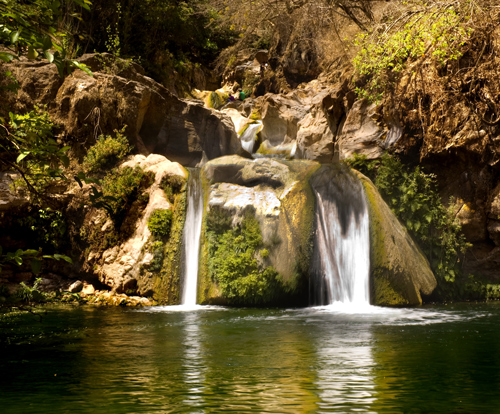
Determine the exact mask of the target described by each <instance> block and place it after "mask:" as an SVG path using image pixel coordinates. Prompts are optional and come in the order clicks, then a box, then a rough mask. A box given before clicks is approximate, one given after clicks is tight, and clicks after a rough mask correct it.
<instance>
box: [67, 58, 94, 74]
mask: <svg viewBox="0 0 500 414" xmlns="http://www.w3.org/2000/svg"><path fill="white" fill-rule="evenodd" d="M70 62H71V65H72V66H74V67H75V68H78V69H80V70H83V71H84V72H85V73H86V74H87V75H89V76H92V77H93V76H94V74H93V73H92V71H91V70H90V68H89V67H88V66H87V65H85V64H84V63H80V62H78V61H76V60H71V61H70Z"/></svg>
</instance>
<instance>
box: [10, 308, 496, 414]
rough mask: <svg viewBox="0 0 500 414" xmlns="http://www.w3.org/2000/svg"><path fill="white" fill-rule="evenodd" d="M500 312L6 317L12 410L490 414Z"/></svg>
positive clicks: (50, 313)
mask: <svg viewBox="0 0 500 414" xmlns="http://www.w3.org/2000/svg"><path fill="white" fill-rule="evenodd" d="M499 326H500V303H485V304H454V305H448V306H426V307H421V308H415V309H386V308H374V307H369V308H363V309H359V308H355V309H349V308H346V307H345V306H339V307H337V306H335V305H332V306H326V307H316V308H304V309H287V310H278V309H229V308H217V307H213V308H211V307H196V308H194V309H191V310H186V309H185V308H183V307H152V308H145V309H141V310H137V309H131V308H98V307H92V306H82V307H57V306H56V307H47V308H45V314H43V315H42V319H41V320H39V318H38V317H37V316H35V315H32V314H13V313H10V314H5V315H2V316H1V317H0V351H1V352H0V373H1V375H0V407H1V408H0V412H2V413H3V414H10V413H15V414H19V413H23V414H29V413H75V414H76V413H93V414H95V413H116V414H118V413H127V414H130V413H221V412H228V413H294V414H295V413H330V412H335V413H339V412H340V413H344V412H346V413H348V412H373V413H400V412H406V413H413V412H415V413H422V412H428V413H472V412H474V413H482V412H484V413H491V412H497V411H500V353H499V352H498V351H499V347H500V329H498V327H499Z"/></svg>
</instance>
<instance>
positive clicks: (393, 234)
mask: <svg viewBox="0 0 500 414" xmlns="http://www.w3.org/2000/svg"><path fill="white" fill-rule="evenodd" d="M357 174H358V176H359V177H360V179H361V182H362V183H363V186H364V188H365V192H366V195H367V198H368V201H369V212H370V239H371V246H370V252H371V253H370V262H371V271H370V273H371V302H372V303H373V304H374V305H380V306H404V305H420V304H422V296H421V295H422V294H424V295H430V294H431V293H432V292H433V290H434V289H435V288H436V286H437V281H436V278H435V277H434V274H433V273H432V271H431V269H430V266H429V262H428V261H427V259H426V258H425V256H424V255H423V253H422V252H421V250H420V249H419V247H418V246H417V245H416V244H415V242H414V241H413V240H412V239H411V237H410V235H409V234H408V232H407V231H406V229H405V228H404V227H403V226H402V225H401V223H399V221H398V219H397V218H396V216H395V215H394V213H393V212H392V211H391V210H390V208H389V207H388V206H387V204H385V202H384V201H383V199H382V197H381V196H380V194H379V193H378V191H377V189H376V188H375V186H374V185H373V183H372V182H371V181H370V180H369V179H368V178H367V177H365V176H364V175H362V174H361V173H357Z"/></svg>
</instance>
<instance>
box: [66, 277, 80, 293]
mask: <svg viewBox="0 0 500 414" xmlns="http://www.w3.org/2000/svg"><path fill="white" fill-rule="evenodd" d="M82 289H83V282H82V281H81V280H77V281H76V282H74V283H72V284H71V285H70V287H69V288H68V292H70V293H78V292H81V291H82Z"/></svg>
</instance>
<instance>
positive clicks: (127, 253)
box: [90, 154, 187, 296]
mask: <svg viewBox="0 0 500 414" xmlns="http://www.w3.org/2000/svg"><path fill="white" fill-rule="evenodd" d="M136 165H138V166H140V167H141V168H143V169H144V170H145V171H146V172H148V171H151V172H153V173H155V182H154V184H153V185H152V186H151V187H150V188H149V190H148V191H149V202H148V204H147V206H146V208H145V209H144V210H143V211H142V213H141V215H140V217H139V219H138V220H137V222H136V227H135V231H134V233H133V235H132V236H131V237H130V238H129V239H128V240H127V241H125V242H124V243H122V244H120V245H118V246H114V247H113V248H111V249H108V250H106V251H104V253H103V254H102V258H103V264H102V265H101V266H98V269H97V273H98V274H99V280H100V281H101V283H103V284H105V285H107V286H109V287H110V288H112V289H113V290H114V291H118V292H127V291H129V290H135V291H137V292H138V293H139V294H140V295H143V296H152V295H153V294H155V293H157V292H155V289H154V283H155V280H154V278H153V277H151V275H150V274H149V273H145V272H142V271H141V267H145V266H148V265H149V264H151V262H152V261H153V259H154V255H153V253H152V252H150V251H149V250H150V249H148V248H147V246H148V243H151V232H150V230H149V228H148V225H147V222H148V219H149V218H150V216H151V214H152V213H153V211H155V210H157V209H160V210H170V209H172V205H171V204H170V203H169V201H168V200H167V199H166V197H165V193H164V191H163V190H162V189H161V187H160V183H161V181H162V180H163V178H164V177H165V176H172V175H175V176H179V177H182V178H184V179H185V178H186V177H187V171H186V170H185V169H184V168H183V167H182V166H181V165H180V164H178V163H176V162H171V161H169V160H167V159H166V158H165V157H163V156H161V155H158V154H152V155H149V156H148V157H147V158H146V157H145V156H143V155H136V156H135V157H133V159H131V160H129V161H127V162H125V163H123V164H122V165H121V168H124V167H134V166H136ZM105 227H106V224H105V225H104V226H103V231H106V229H105ZM90 255H92V252H91V253H90Z"/></svg>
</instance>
